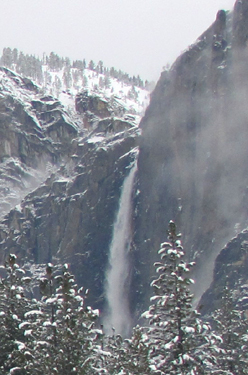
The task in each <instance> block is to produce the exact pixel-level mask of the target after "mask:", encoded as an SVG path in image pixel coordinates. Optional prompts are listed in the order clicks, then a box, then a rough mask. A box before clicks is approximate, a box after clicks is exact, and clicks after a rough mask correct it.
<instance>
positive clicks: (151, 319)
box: [0, 221, 248, 375]
mask: <svg viewBox="0 0 248 375" xmlns="http://www.w3.org/2000/svg"><path fill="white" fill-rule="evenodd" d="M180 237H181V235H180V234H179V233H177V229H176V225H175V224H174V222H172V221H171V222H170V223H169V229H168V242H164V243H162V244H161V247H160V249H159V255H160V257H161V261H160V262H157V263H156V264H155V268H156V271H157V273H158V277H157V279H154V280H153V281H152V283H151V287H152V289H153V293H152V297H151V305H150V307H149V309H148V310H147V311H146V312H144V313H143V314H142V316H141V325H137V326H135V327H134V328H133V330H132V333H130V336H129V337H122V336H121V335H120V334H116V333H115V329H114V327H113V330H112V334H106V333H105V329H104V328H105V327H104V326H103V325H102V324H101V314H99V311H98V310H93V309H92V308H91V307H90V306H88V305H87V294H88V293H90V291H88V290H85V289H84V288H83V287H80V288H79V287H78V286H77V285H76V283H75V280H74V276H73V275H72V274H71V272H70V269H69V266H68V265H67V264H64V266H63V267H62V268H60V269H58V267H56V266H53V265H52V264H51V263H49V264H47V266H46V267H45V269H44V275H43V276H40V277H39V278H36V279H35V278H34V277H32V276H31V277H30V276H28V271H27V270H25V269H23V268H21V267H20V266H19V265H18V264H17V258H16V256H15V255H14V254H10V255H9V256H8V258H7V260H6V263H5V266H4V267H3V266H2V267H1V270H0V271H1V275H2V278H1V283H0V310H1V311H0V338H1V356H0V369H1V373H2V374H11V375H22V374H23V375H24V374H25V375H28V374H30V375H31V374H32V375H34V374H37V375H38V374H40V375H42V374H43V375H46V374H47V375H51V374H61V375H72V374H109V375H114V374H115V375H121V374H126V375H128V374H129V375H135V374H136V375H138V374H143V375H146V374H147V375H148V374H151V375H152V374H161V375H165V374H185V375H186V374H188V375H193V374H195V375H197V374H226V375H228V374H233V373H235V374H247V373H248V370H247V368H248V366H247V364H248V358H247V350H246V349H247V341H248V338H247V329H248V320H247V317H246V316H245V315H244V314H243V313H242V312H241V311H239V310H237V309H236V306H234V303H233V300H232V297H231V292H230V290H229V288H228V285H227V286H226V287H225V288H224V290H223V300H222V305H221V307H220V309H217V310H216V311H214V312H213V313H212V314H211V316H210V317H209V321H210V320H211V324H210V323H209V321H207V320H206V318H205V319H202V318H201V316H200V314H199V313H198V312H197V310H194V309H193V308H192V301H193V294H192V293H191V291H190V285H191V284H192V283H193V282H194V281H193V280H192V278H191V277H190V271H191V268H192V267H194V263H193V262H191V263H187V262H186V261H185V260H184V255H185V253H184V250H183V247H182V245H181V240H180ZM37 288H38V289H37ZM35 290H36V293H35ZM38 290H39V293H38V294H39V295H40V297H39V298H38V299H36V298H35V295H34V294H37V291H38Z"/></svg>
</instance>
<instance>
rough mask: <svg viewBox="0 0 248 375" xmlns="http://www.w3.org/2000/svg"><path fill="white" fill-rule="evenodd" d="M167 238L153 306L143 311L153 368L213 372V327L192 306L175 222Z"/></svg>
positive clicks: (170, 371) (158, 265)
mask: <svg viewBox="0 0 248 375" xmlns="http://www.w3.org/2000/svg"><path fill="white" fill-rule="evenodd" d="M168 240H169V242H165V243H162V244H161V248H160V250H159V254H160V256H161V262H158V263H155V267H156V271H157V273H158V274H159V277H158V278H157V279H156V280H154V281H153V282H152V284H151V285H152V287H153V290H154V295H153V296H152V298H151V302H152V305H151V306H150V307H149V310H148V311H147V312H145V313H144V314H143V317H144V318H147V319H149V323H150V325H151V327H150V329H149V330H148V335H149V341H150V343H149V346H150V353H149V360H150V368H151V370H152V371H153V373H155V374H166V375H167V374H171V375H172V374H183V375H186V374H187V375H196V374H197V375H198V374H210V373H211V372H210V369H211V366H212V363H211V355H209V354H210V352H209V348H210V345H211V344H213V342H211V339H210V333H209V332H210V326H209V325H208V324H207V323H203V322H202V320H201V319H200V316H199V313H198V312H197V311H195V310H194V309H193V308H192V301H193V294H192V293H191V291H190V285H191V284H192V283H193V282H194V281H193V280H192V279H191V278H190V277H189V273H190V270H191V268H192V267H193V266H194V263H186V262H185V261H184V260H183V258H184V255H185V254H184V250H183V248H182V246H181V241H180V234H177V231H176V225H175V224H174V222H173V221H170V223H169V230H168Z"/></svg>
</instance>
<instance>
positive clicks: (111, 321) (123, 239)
mask: <svg viewBox="0 0 248 375" xmlns="http://www.w3.org/2000/svg"><path fill="white" fill-rule="evenodd" d="M136 170H137V165H136V163H135V165H134V167H133V168H132V169H131V170H130V172H129V175H128V176H127V177H126V179H125V180H124V184H123V187H122V191H121V197H120V203H119V209H118V213H117V217H116V220H115V224H114V228H113V237H112V242H111V245H110V252H109V269H108V271H107V275H106V288H105V290H106V297H107V302H108V313H107V315H106V316H105V319H104V328H105V330H106V331H107V333H109V334H110V333H111V329H112V328H114V329H115V332H116V333H118V334H121V335H122V336H127V335H128V333H129V331H130V329H131V323H132V319H131V315H130V310H129V302H128V289H129V257H128V254H129V250H130V243H131V238H132V231H131V215H132V190H133V182H134V177H135V173H136Z"/></svg>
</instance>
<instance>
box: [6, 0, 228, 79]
mask: <svg viewBox="0 0 248 375" xmlns="http://www.w3.org/2000/svg"><path fill="white" fill-rule="evenodd" d="M234 2H235V0H0V5H1V13H0V49H1V50H2V49H3V48H4V47H11V48H15V47H16V48H18V50H20V51H23V52H25V53H29V54H35V55H39V56H42V53H43V52H46V53H47V54H48V53H50V52H51V51H53V52H55V53H57V54H59V55H60V56H64V57H66V56H68V57H69V58H71V60H73V59H81V60H82V59H83V58H85V59H86V61H87V62H88V61H89V60H90V59H92V60H93V61H95V62H96V63H97V62H98V61H99V60H102V61H103V62H104V65H106V66H108V67H111V66H114V67H115V68H117V69H121V70H124V71H126V72H127V73H129V74H130V75H133V74H135V75H137V74H140V76H141V78H143V79H149V80H157V79H158V77H159V75H160V72H161V71H162V67H163V66H165V65H166V64H167V63H172V62H173V61H174V60H175V58H176V57H177V56H178V55H179V54H180V53H181V52H182V51H183V50H184V49H186V48H187V46H188V45H189V44H191V43H193V42H194V41H195V40H196V39H197V37H198V36H199V35H200V34H201V33H202V32H203V31H204V30H205V29H206V28H207V27H208V26H210V24H211V23H212V22H213V21H214V20H215V16H216V13H217V11H218V10H219V9H226V10H230V9H232V8H233V6H234Z"/></svg>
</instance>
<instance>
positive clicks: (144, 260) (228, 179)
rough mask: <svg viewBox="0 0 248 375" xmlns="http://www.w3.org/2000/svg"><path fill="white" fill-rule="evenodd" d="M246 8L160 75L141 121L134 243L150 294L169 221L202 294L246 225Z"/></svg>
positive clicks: (227, 16)
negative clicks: (175, 227)
mask: <svg viewBox="0 0 248 375" xmlns="http://www.w3.org/2000/svg"><path fill="white" fill-rule="evenodd" d="M247 7H248V1H247V0H243V1H238V2H237V3H236V5H235V9H234V12H233V13H226V12H224V11H223V10H221V11H219V12H218V14H217V17H216V20H215V22H214V23H213V25H212V26H211V27H210V28H209V29H208V30H207V31H206V32H205V33H203V34H202V35H201V37H200V38H199V39H198V40H197V41H196V43H195V44H194V45H192V46H190V47H189V49H188V50H187V51H185V52H184V53H183V54H182V55H181V56H180V57H179V58H178V59H177V60H176V62H175V63H174V65H173V66H172V68H171V69H170V71H165V72H163V73H162V75H161V78H160V80H159V81H158V84H157V86H156V88H155V90H154V92H153V94H152V97H151V103H150V105H149V107H148V109H147V111H146V114H145V116H144V118H143V120H142V121H141V129H142V137H141V139H140V154H139V160H138V166H139V183H140V186H139V189H140V195H139V200H138V201H137V210H138V212H139V215H138V217H137V220H136V228H137V231H136V237H135V245H136V248H137V265H138V262H140V261H141V264H143V266H142V267H141V268H142V269H139V273H137V276H136V279H137V285H138V283H141V284H142V285H143V290H144V291H145V293H146V291H147V290H149V287H148V282H146V280H144V279H142V276H140V275H142V274H146V275H147V271H148V272H149V271H150V274H151V273H152V272H153V270H150V265H151V264H152V263H153V261H154V260H155V259H156V253H157V250H158V248H159V244H160V243H161V242H162V241H164V240H166V236H167V235H166V232H165V230H166V228H167V223H168V222H169V220H171V219H172V220H175V221H176V222H177V224H178V226H179V228H180V230H181V231H182V233H183V239H182V240H183V244H184V248H185V250H186V253H187V256H188V258H190V259H196V260H197V268H196V273H195V277H196V279H197V290H196V291H195V292H196V295H197V297H199V296H200V295H201V293H202V292H203V291H204V289H205V288H206V287H207V286H208V285H209V284H210V282H211V279H212V271H213V264H214V260H215V258H216V256H217V254H218V252H219V251H220V249H221V248H222V247H223V246H224V245H225V243H226V242H227V241H228V240H229V239H230V238H232V237H233V235H234V234H235V228H236V229H237V228H240V229H243V228H245V227H246V225H247V212H248V210H247V209H248V207H247V202H248V200H247V199H248V196H247V186H248V163H247V158H248V152H247V140H248V126H247V125H248V115H247V97H248V96H247V94H248V81H247V77H248V74H247V66H248V64H247V61H248V59H247V58H248V56H247V39H248V38H247V33H246V29H247V25H248V18H247V17H248V14H247ZM134 298H135V299H136V297H134Z"/></svg>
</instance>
